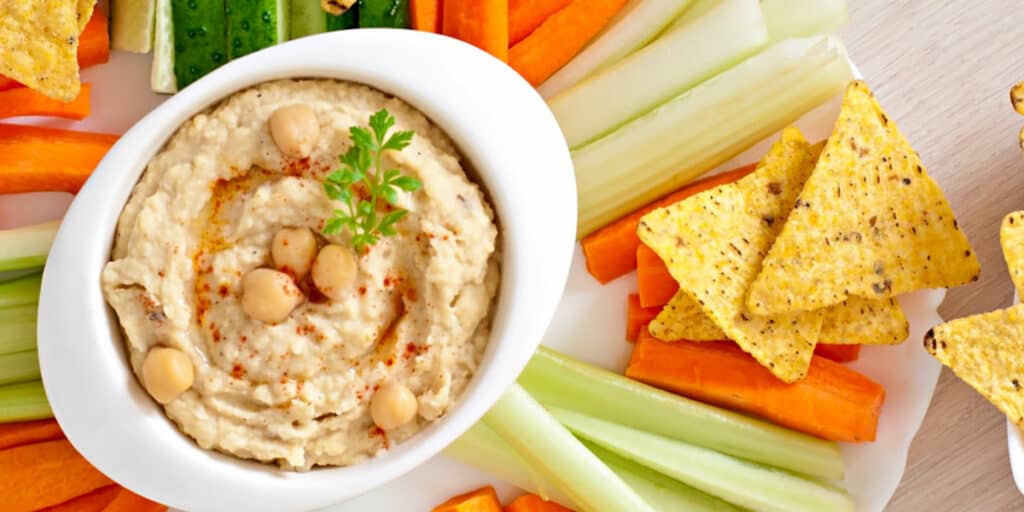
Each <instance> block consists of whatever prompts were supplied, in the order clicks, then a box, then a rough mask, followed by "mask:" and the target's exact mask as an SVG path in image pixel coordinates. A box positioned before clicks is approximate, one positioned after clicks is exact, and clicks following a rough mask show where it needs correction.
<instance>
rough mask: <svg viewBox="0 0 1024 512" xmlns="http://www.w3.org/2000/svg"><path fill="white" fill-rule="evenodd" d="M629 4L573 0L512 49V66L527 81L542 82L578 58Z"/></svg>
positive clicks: (618, 0)
mask: <svg viewBox="0 0 1024 512" xmlns="http://www.w3.org/2000/svg"><path fill="white" fill-rule="evenodd" d="M625 3H626V0H572V2H570V3H569V5H567V6H565V7H563V8H562V9H561V10H559V11H558V12H556V13H555V14H552V15H551V17H549V18H548V19H546V20H544V23H541V25H540V26H539V27H537V29H536V30H534V31H533V32H532V33H531V34H530V35H528V36H526V38H524V39H523V40H522V41H519V42H518V43H516V45H515V46H513V47H512V48H511V49H510V50H509V55H508V63H509V65H510V66H512V69H515V70H516V71H518V72H519V74H520V75H522V76H523V78H525V79H526V81H528V82H530V83H531V84H533V85H534V86H537V85H540V84H541V82H543V81H544V80H547V78H548V77H549V76H551V75H553V74H554V73H555V71H558V70H559V69H560V68H561V67H562V66H564V65H565V64H566V63H567V62H569V61H570V60H571V59H572V58H573V57H575V56H576V54H577V53H579V51H580V50H582V49H583V47H584V46H586V44H587V43H588V42H590V39H591V38H593V37H594V36H595V35H597V33H598V32H600V31H601V29H603V28H604V26H605V25H607V24H608V22H609V21H610V20H611V19H612V16H615V13H617V12H619V9H621V8H622V6H623V5H625Z"/></svg>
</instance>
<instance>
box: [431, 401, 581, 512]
mask: <svg viewBox="0 0 1024 512" xmlns="http://www.w3.org/2000/svg"><path fill="white" fill-rule="evenodd" d="M444 454H445V455H447V456H449V457H451V458H453V459H455V460H458V461H460V462H463V463H466V464H469V465H471V466H475V467H476V468H478V469H480V470H482V471H484V472H486V473H489V474H491V475H494V476H496V477H498V478H500V479H502V480H504V481H506V482H508V483H510V484H512V485H514V486H516V487H518V488H520V489H524V490H527V491H529V492H532V493H533V494H536V495H537V496H540V497H541V498H544V499H546V500H549V501H555V502H558V503H561V504H562V505H565V506H567V507H572V506H573V502H572V500H570V499H569V498H568V497H566V496H565V494H564V493H562V491H560V490H558V487H555V486H553V485H551V484H550V483H549V482H548V481H547V480H545V479H544V477H543V476H541V475H540V473H538V472H537V471H536V470H535V469H533V468H532V467H530V465H529V464H528V463H527V462H526V461H525V460H523V458H522V457H520V456H519V454H518V453H516V451H515V450H513V449H512V447H511V446H509V444H508V443H507V442H505V440H504V439H502V438H501V436H499V435H498V434H496V433H495V432H494V430H493V429H492V428H491V427H488V426H487V425H486V424H485V423H484V422H483V421H479V422H477V423H476V424H475V425H473V426H472V427H470V429H469V430H467V431H466V432H465V433H464V434H462V436H461V437H459V438H458V439H456V440H455V442H454V443H452V444H451V445H449V446H448V448H445V450H444Z"/></svg>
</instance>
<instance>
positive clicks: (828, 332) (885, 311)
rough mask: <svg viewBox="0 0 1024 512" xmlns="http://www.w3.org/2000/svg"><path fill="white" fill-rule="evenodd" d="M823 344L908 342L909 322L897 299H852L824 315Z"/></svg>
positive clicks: (890, 343)
mask: <svg viewBox="0 0 1024 512" xmlns="http://www.w3.org/2000/svg"><path fill="white" fill-rule="evenodd" d="M822 315H823V316H824V317H825V319H824V320H823V321H822V322H821V334H820V335H819V337H818V342H820V343H842V344H849V345H894V344H897V343H903V342H904V341H906V339H907V336H909V335H910V323H909V322H907V317H906V316H905V315H904V314H903V309H901V308H900V305H899V303H898V302H896V299H892V298H890V299H878V300H871V299H864V298H861V297H850V298H849V299H846V300H845V301H843V303H841V304H836V305H835V306H831V307H829V308H827V309H825V310H824V311H823V312H822Z"/></svg>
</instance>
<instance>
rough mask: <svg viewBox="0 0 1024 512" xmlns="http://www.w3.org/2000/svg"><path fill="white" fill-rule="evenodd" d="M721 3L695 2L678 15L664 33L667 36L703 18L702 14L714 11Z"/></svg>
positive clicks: (697, 0)
mask: <svg viewBox="0 0 1024 512" xmlns="http://www.w3.org/2000/svg"><path fill="white" fill-rule="evenodd" d="M721 1H722V0H695V1H694V2H693V5H691V6H690V8H689V9H687V10H685V11H683V14H681V15H679V17H678V18H676V19H675V21H673V22H672V24H671V25H669V27H668V29H667V30H665V33H666V34H668V33H669V32H672V31H673V30H676V29H678V28H682V27H683V26H685V25H686V24H687V23H690V22H691V21H693V20H695V19H697V18H699V17H701V16H703V15H704V13H706V12H708V11H710V10H711V9H714V8H715V6H716V5H718V4H719V3H720V2H721Z"/></svg>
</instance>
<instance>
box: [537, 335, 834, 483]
mask: <svg viewBox="0 0 1024 512" xmlns="http://www.w3.org/2000/svg"><path fill="white" fill-rule="evenodd" d="M519 384H520V385H522V386H523V387H524V388H525V389H526V390H527V391H528V392H530V393H531V394H532V395H533V397H534V398H536V399H537V400H538V401H539V402H540V403H542V404H544V405H545V406H546V407H558V408H562V409H569V410H572V411H576V412H579V413H582V414H587V415H590V416H594V417H597V418H602V419H606V420H609V421H618V422H621V423H623V424H624V425H626V426H628V427H631V428H635V429H639V430H643V431H645V432H650V433H652V434H657V435H660V436H665V437H669V438H672V439H677V440H680V441H684V442H687V443H690V444H693V445H697V446H701V447H704V448H708V449H711V450H715V451H719V452H722V453H726V454H729V455H733V456H736V457H743V458H746V459H749V460H753V461H755V462H761V463H764V464H768V465H771V466H776V467H780V468H783V469H788V470H791V471H795V472H798V473H804V474H807V475H811V476H815V477H820V478H824V479H830V480H840V479H842V477H843V458H842V454H841V453H840V452H839V445H838V444H836V443H833V442H829V441H823V440H821V439H818V438H815V437H812V436H809V435H806V434H802V433H800V432H794V431H792V430H788V429H785V428H783V427H780V426H777V425H773V424H771V423H767V422H765V421H761V420H758V419H754V418H751V417H749V416H745V415H742V414H737V413H734V412H731V411H727V410H725V409H720V408H718V407H714V406H711V405H707V404H704V403H701V402H698V401H696V400H690V399H688V398H685V397H681V396H679V395H675V394H672V393H668V392H666V391H662V390H660V389H657V388H654V387H651V386H648V385H646V384H643V383H640V382H637V381H635V380H633V379H630V378H627V377H624V376H622V375H619V374H617V373H613V372H610V371H608V370H605V369H602V368H598V367H596V366H592V365H589V364H586V363H583V362H581V361H578V360H576V359H573V358H571V357H568V356H565V355H563V354H560V353H558V352H556V351H554V350H551V349H549V348H546V347H541V348H540V349H539V350H538V351H537V352H536V353H535V354H534V356H533V358H532V359H530V363H529V364H528V365H527V366H526V370H524V371H523V373H522V374H521V375H520V376H519Z"/></svg>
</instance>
